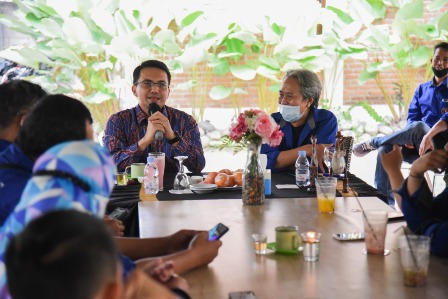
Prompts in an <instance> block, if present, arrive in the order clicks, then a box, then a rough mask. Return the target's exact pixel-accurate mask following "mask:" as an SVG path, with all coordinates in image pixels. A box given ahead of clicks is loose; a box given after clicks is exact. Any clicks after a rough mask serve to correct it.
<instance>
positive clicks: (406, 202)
mask: <svg viewBox="0 0 448 299" xmlns="http://www.w3.org/2000/svg"><path fill="white" fill-rule="evenodd" d="M397 192H398V194H400V196H401V197H402V211H403V215H404V218H405V220H406V223H407V225H408V227H409V228H410V229H411V230H412V231H413V232H414V233H416V234H422V235H425V236H429V237H431V253H432V254H435V255H439V256H443V257H448V242H447V240H448V188H445V190H443V192H442V193H440V194H439V195H437V196H436V197H434V198H432V192H431V191H430V190H429V188H428V186H427V185H426V184H422V185H421V186H420V188H419V189H418V190H417V191H416V192H415V193H414V194H413V195H412V196H411V195H410V194H409V193H408V190H407V179H406V180H405V181H404V182H403V184H402V185H401V187H400V189H399V190H398V191H397ZM431 199H432V200H431Z"/></svg>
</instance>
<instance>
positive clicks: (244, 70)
mask: <svg viewBox="0 0 448 299" xmlns="http://www.w3.org/2000/svg"><path fill="white" fill-rule="evenodd" d="M230 72H231V73H232V75H233V76H235V77H237V78H239V79H241V80H245V81H249V80H252V79H253V78H255V75H256V74H257V72H256V71H255V69H253V68H251V67H248V66H247V65H231V66H230Z"/></svg>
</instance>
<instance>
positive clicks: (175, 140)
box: [166, 131, 180, 144]
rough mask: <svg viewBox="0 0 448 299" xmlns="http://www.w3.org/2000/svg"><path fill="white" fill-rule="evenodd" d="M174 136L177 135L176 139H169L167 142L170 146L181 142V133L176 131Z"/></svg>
mask: <svg viewBox="0 0 448 299" xmlns="http://www.w3.org/2000/svg"><path fill="white" fill-rule="evenodd" d="M174 135H176V137H174V138H173V139H167V140H166V141H168V143H169V144H175V143H176V142H179V141H180V136H179V133H177V132H176V131H174Z"/></svg>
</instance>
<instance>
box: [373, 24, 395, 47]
mask: <svg viewBox="0 0 448 299" xmlns="http://www.w3.org/2000/svg"><path fill="white" fill-rule="evenodd" d="M383 28H384V26H381V25H379V26H369V29H370V32H371V36H372V38H373V40H374V41H375V42H376V43H377V45H378V46H380V48H381V49H383V50H388V49H389V48H390V41H389V33H388V32H386V31H385V30H382V29H383Z"/></svg>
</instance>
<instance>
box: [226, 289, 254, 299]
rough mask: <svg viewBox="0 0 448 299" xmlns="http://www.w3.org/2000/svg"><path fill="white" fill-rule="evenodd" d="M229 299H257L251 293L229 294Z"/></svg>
mask: <svg viewBox="0 0 448 299" xmlns="http://www.w3.org/2000/svg"><path fill="white" fill-rule="evenodd" d="M229 299H257V297H255V293H254V292H252V291H244V292H230V293H229Z"/></svg>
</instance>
